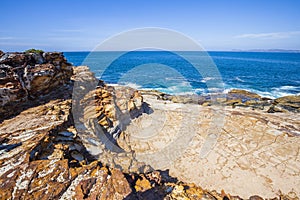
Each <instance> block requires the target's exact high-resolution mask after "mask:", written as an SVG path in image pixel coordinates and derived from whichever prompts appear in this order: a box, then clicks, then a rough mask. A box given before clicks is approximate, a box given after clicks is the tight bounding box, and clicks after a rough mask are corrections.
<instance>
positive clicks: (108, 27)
mask: <svg viewBox="0 0 300 200" xmlns="http://www.w3.org/2000/svg"><path fill="white" fill-rule="evenodd" d="M299 8H300V1H299V0H239V1H237V0H228V1H226V0H223V1H221V0H212V1H207V0H205V1H204V0H190V1H183V0H182V1H178V0H151V1H142V0H118V1H116V0H111V1H101V0H86V1H83V0H56V1H54V0H43V1H40V0H39V1H38V0H27V1H22V0H19V1H17V0H5V1H2V2H1V12H0V17H1V28H0V49H2V50H4V51H23V50H26V49H29V48H37V49H43V50H46V51H52V50H57V51H77V50H92V49H93V48H94V47H95V46H96V45H98V44H99V43H101V42H102V41H103V40H105V39H106V38H108V37H110V36H112V35H115V34H118V33H119V32H121V31H126V30H130V29H133V28H142V27H162V28H168V29H173V30H176V31H179V32H181V33H183V34H186V35H188V36H190V37H192V38H193V39H194V40H196V41H198V42H199V43H200V44H201V45H202V46H203V47H204V48H205V49H206V50H232V49H243V50H247V49H274V48H280V49H300V20H299V19H300V12H299V11H298V10H299Z"/></svg>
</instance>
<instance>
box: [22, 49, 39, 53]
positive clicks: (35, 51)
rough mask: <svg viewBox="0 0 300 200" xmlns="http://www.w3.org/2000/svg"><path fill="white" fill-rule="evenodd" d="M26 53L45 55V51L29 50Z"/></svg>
mask: <svg viewBox="0 0 300 200" xmlns="http://www.w3.org/2000/svg"><path fill="white" fill-rule="evenodd" d="M25 53H39V54H42V53H44V51H43V50H40V49H28V50H26V51H25Z"/></svg>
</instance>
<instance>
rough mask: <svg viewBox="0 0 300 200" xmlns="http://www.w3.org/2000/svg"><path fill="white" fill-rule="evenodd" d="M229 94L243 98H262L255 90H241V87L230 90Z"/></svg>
mask: <svg viewBox="0 0 300 200" xmlns="http://www.w3.org/2000/svg"><path fill="white" fill-rule="evenodd" d="M228 95H230V96H232V97H234V98H237V99H242V100H251V99H256V100H260V99H261V96H259V95H258V94H255V93H253V92H249V91H246V90H239V89H233V90H231V91H229V92H228Z"/></svg>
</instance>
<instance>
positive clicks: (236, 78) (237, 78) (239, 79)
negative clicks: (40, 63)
mask: <svg viewBox="0 0 300 200" xmlns="http://www.w3.org/2000/svg"><path fill="white" fill-rule="evenodd" d="M235 80H237V81H240V82H243V83H244V82H245V81H244V80H242V79H241V78H239V77H238V76H237V77H235Z"/></svg>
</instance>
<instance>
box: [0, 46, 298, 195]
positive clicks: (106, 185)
mask: <svg viewBox="0 0 300 200" xmlns="http://www.w3.org/2000/svg"><path fill="white" fill-rule="evenodd" d="M0 70H1V71H0V91H1V95H0V101H1V106H0V113H1V115H0V116H1V120H0V121H1V124H0V199H211V200H215V199H218V200H221V199H222V200H223V199H240V197H238V196H236V195H235V194H228V193H226V191H223V190H219V189H218V191H214V190H205V189H203V188H201V187H200V186H197V185H195V184H192V183H186V182H182V181H180V180H178V179H177V178H174V177H172V176H170V174H169V173H170V172H169V170H158V169H153V168H151V166H148V165H147V164H146V163H143V162H139V161H138V160H136V155H135V153H134V152H133V151H132V150H134V149H135V150H138V149H139V148H144V147H142V146H138V145H140V144H142V143H135V142H136V141H134V140H132V141H129V139H132V138H131V137H130V130H134V127H132V124H133V125H134V124H136V123H138V122H139V121H141V120H143V119H144V118H145V117H146V118H147V117H149V116H152V115H153V116H157V114H159V111H158V110H157V109H156V107H155V106H154V105H151V104H155V103H158V106H159V105H162V106H168V104H172V105H171V107H172V109H173V111H171V112H169V115H168V117H169V118H168V119H169V120H170V119H174V120H176V118H177V117H179V118H180V117H181V116H182V113H181V114H180V113H178V112H176V109H175V110H174V106H173V104H174V103H171V101H169V100H172V99H173V98H174V100H173V101H174V102H175V101H176V100H175V98H177V101H178V102H179V104H178V105H182V104H180V102H182V101H184V103H196V104H199V102H200V100H203V99H200V97H199V98H198V99H197V98H194V97H175V96H171V95H167V94H163V93H158V92H155V91H152V92H151V91H147V92H146V91H136V90H134V89H131V88H128V87H120V86H118V87H112V86H108V85H106V84H104V83H103V82H101V81H100V82H99V81H98V80H96V79H95V77H94V76H93V74H92V73H91V72H90V71H89V70H88V68H87V67H75V68H73V69H72V67H71V65H70V64H68V63H67V61H66V60H65V58H64V57H63V55H62V54H61V53H42V54H40V53H9V54H7V53H6V54H5V53H3V52H2V51H0ZM73 71H74V74H73V76H72V73H73ZM87 80H89V83H96V85H93V84H91V85H90V86H91V90H86V89H87V87H89V86H88V85H80V82H82V83H84V82H86V81H87ZM74 81H75V83H74ZM76 83H79V86H82V87H83V86H85V87H86V88H83V89H82V90H76V91H75V92H74V91H73V88H74V84H75V86H76ZM82 87H79V88H82ZM74 93H75V96H76V95H79V96H82V97H83V98H80V99H76V97H74ZM72 95H73V96H72ZM153 95H154V96H153ZM232 95H233V96H234V95H236V92H232ZM243 95H247V98H249V99H248V101H249V100H253V99H251V98H257V96H255V95H254V96H253V95H252V94H251V95H250V94H248V93H246V94H243ZM249 95H250V96H249ZM145 96H148V97H147V98H146V99H145V98H144V97H145ZM149 96H150V99H149ZM153 97H155V98H156V97H158V98H159V99H164V101H159V102H157V101H156V100H155V98H153ZM201 98H202V97H201ZM235 98H241V97H240V96H239V97H235ZM297 99H298V97H295V98H294V97H287V98H286V99H279V100H274V101H271V102H270V103H269V105H270V106H272V105H274V106H276V107H278V108H280V109H284V110H291V111H293V112H295V111H297V110H299V107H295V106H294V104H296V105H298V103H299V101H298V100H297ZM204 100H205V102H210V101H209V99H204ZM223 100H224V99H223ZM223 100H222V99H218V101H219V102H221V101H222V102H223V103H222V105H226V103H224V101H223ZM229 100H232V99H226V101H229ZM256 100H257V101H269V100H263V99H262V98H257V99H256ZM72 101H73V102H72ZM74 101H75V104H74ZM76 101H78V102H77V103H78V104H76ZM245 102H246V101H244V102H243V101H241V103H240V102H238V103H240V104H243V105H245V106H246V104H245ZM148 103H150V105H149V104H148ZM238 103H236V104H238ZM200 104H203V102H202V103H200ZM209 104H210V105H213V104H216V103H215V102H210V103H209ZM77 105H78V107H76V106H77ZM207 105H208V103H207ZM218 105H219V104H218ZM229 105H231V104H229ZM186 106H188V105H186ZM231 106H232V105H231ZM169 107H170V105H169ZM171 107H170V108H171ZM175 107H178V106H175ZM191 108H192V107H191ZM290 108H292V109H290ZM77 109H78V110H77ZM203 109H210V107H203ZM74 112H75V113H74ZM76 112H77V113H76ZM240 112H241V113H242V114H239V113H240ZM155 113H156V114H155ZM232 113H235V114H234V115H233V119H232V121H236V123H238V121H239V120H241V118H242V117H241V116H242V115H243V114H247V116H249V118H251V120H253V122H254V121H255V122H256V121H261V120H262V121H263V119H259V120H256V118H259V117H257V116H259V115H258V114H255V113H252V112H250V111H249V110H248V111H234V110H233V111H232ZM268 115H269V118H270V119H272V120H273V121H272V120H271V121H272V123H270V124H268V127H269V126H270V130H275V129H276V128H274V126H275V125H276V124H275V125H274V123H273V122H278V123H279V125H280V124H281V123H282V122H280V119H281V118H279V119H276V120H274V119H275V117H274V119H273V118H272V116H271V115H273V114H272V113H269V114H268ZM205 116H206V114H205V113H204V115H203V117H204V118H205ZM207 116H208V114H207ZM270 116H271V117H270ZM77 117H78V118H77ZM269 118H268V119H269ZM148 119H150V118H148ZM243 120H244V123H245V126H246V124H247V123H248V121H247V120H246V118H245V119H244V118H243ZM251 120H250V121H251ZM171 121H172V120H171ZM173 122H174V123H176V121H173ZM78 123H79V125H81V126H78ZM157 123H159V121H158V122H157ZM251 123H252V121H251ZM266 123H267V122H266ZM96 125H97V126H96ZM277 125H278V124H277ZM277 125H276V126H277ZM281 125H282V127H281V129H280V130H282V129H284V128H285V129H287V130H289V131H291V132H293V131H297V130H298V124H294V126H293V127H291V126H290V124H289V123H286V124H281ZM281 125H280V126H281ZM228 126H229V125H228ZM97 127H98V128H97ZM247 127H248V125H247ZM99 128H100V129H101V131H100V132H101V133H103V134H107V138H108V139H109V140H110V142H111V144H114V145H115V146H116V147H118V148H119V149H121V150H122V152H117V151H116V152H111V151H107V152H100V153H99V154H97V153H95V151H93V149H94V148H96V150H97V149H98V150H99V149H107V147H105V146H104V147H105V148H103V145H106V143H105V142H104V143H101V142H100V144H99V146H97V145H98V144H93V140H92V139H93V137H92V135H91V134H90V133H91V132H90V131H95V129H97V130H98V129H99ZM152 128H155V127H152ZM191 128H192V127H191ZM204 128H205V127H204ZM276 130H277V129H276ZM132 133H134V131H133V132H132ZM166 133H167V132H166ZM89 134H90V135H89ZM232 134H235V133H232ZM88 136H91V137H88ZM239 136H241V134H240V135H239ZM265 136H266V137H267V136H268V137H267V138H266V141H267V142H268V141H271V140H272V139H274V138H275V139H274V140H275V141H276V140H278V141H279V142H283V143H284V141H286V140H285V138H284V137H283V136H280V137H278V138H276V137H273V136H269V135H268V134H266V135H265ZM286 136H287V137H293V134H289V133H287V134H286ZM95 139H99V137H97V136H96V138H95ZM223 139H224V141H226V140H227V139H228V138H227V139H226V137H225V135H224V137H223ZM262 139H264V138H262ZM91 141H92V142H91ZM162 141H163V140H162ZM289 141H290V142H291V141H292V140H289ZM98 142H99V141H98ZM130 142H132V143H130ZM89 144H90V146H89ZM153 144H154V143H153ZM251 144H252V143H251V142H250V143H249V145H250V146H251ZM178 145H179V143H178ZM237 146H238V145H237ZM237 146H233V147H236V148H237ZM231 147H232V146H231ZM228 148H230V146H229V147H228ZM152 150H153V149H152ZM149 151H151V149H150V150H149ZM278 152H279V153H282V151H278ZM293 152H294V151H293ZM97 155H100V157H99V156H97ZM112 155H113V156H114V157H111V156H112ZM298 157H299V154H298ZM298 157H297V155H296V157H295V162H297V159H298ZM220 160H221V161H222V159H220ZM292 161H293V160H291V161H286V163H287V164H288V163H289V162H292ZM270 162H272V160H270ZM293 162H294V161H293ZM298 162H299V161H298ZM179 164H181V163H179ZM191 164H192V162H191ZM242 164H243V162H242V163H241V165H242ZM120 165H122V167H120ZM288 166H289V167H290V168H288V172H291V170H295V169H297V168H295V167H293V166H292V165H288ZM191 167H192V165H191ZM202 167H205V166H202ZM291 167H292V168H291ZM296 181H297V180H296ZM295 185H296V184H295ZM266 197H268V198H270V197H271V198H273V197H275V198H274V199H297V198H298V197H297V195H296V193H295V192H294V193H293V191H292V192H290V193H289V194H287V195H283V194H281V193H278V194H277V195H274V196H266ZM247 198H249V199H252V200H253V199H262V198H261V197H259V196H256V195H255V194H253V196H248V197H247Z"/></svg>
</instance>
